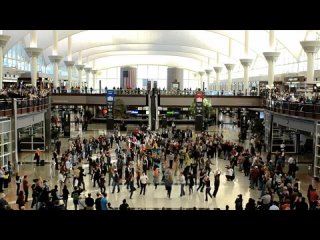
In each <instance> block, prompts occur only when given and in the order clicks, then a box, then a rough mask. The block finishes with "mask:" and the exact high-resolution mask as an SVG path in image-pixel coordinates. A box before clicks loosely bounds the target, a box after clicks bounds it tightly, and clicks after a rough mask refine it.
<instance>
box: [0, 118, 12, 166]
mask: <svg viewBox="0 0 320 240" xmlns="http://www.w3.org/2000/svg"><path fill="white" fill-rule="evenodd" d="M11 152H12V150H11V121H10V120H5V121H0V165H2V166H6V165H7V164H8V161H11V157H12V156H11Z"/></svg>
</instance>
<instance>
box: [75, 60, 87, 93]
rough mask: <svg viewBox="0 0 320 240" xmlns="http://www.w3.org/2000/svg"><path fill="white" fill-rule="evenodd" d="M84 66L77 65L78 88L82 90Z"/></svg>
mask: <svg viewBox="0 0 320 240" xmlns="http://www.w3.org/2000/svg"><path fill="white" fill-rule="evenodd" d="M84 66H85V65H83V64H77V65H76V68H77V70H78V75H79V76H78V77H79V80H78V81H79V82H78V86H79V87H80V88H81V87H82V70H83V69H84Z"/></svg>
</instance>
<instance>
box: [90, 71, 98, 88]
mask: <svg viewBox="0 0 320 240" xmlns="http://www.w3.org/2000/svg"><path fill="white" fill-rule="evenodd" d="M97 72H98V70H91V73H92V88H93V90H96V74H97Z"/></svg>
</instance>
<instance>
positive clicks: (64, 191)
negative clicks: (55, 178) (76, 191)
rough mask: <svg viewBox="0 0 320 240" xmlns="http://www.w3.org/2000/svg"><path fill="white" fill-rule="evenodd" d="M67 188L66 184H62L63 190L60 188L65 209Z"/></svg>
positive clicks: (67, 194) (66, 205) (67, 196)
mask: <svg viewBox="0 0 320 240" xmlns="http://www.w3.org/2000/svg"><path fill="white" fill-rule="evenodd" d="M69 194H70V193H69V190H68V188H67V185H64V187H63V190H62V199H63V203H64V207H65V209H66V210H67V207H68V198H69Z"/></svg>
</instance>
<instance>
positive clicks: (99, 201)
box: [94, 193, 101, 211]
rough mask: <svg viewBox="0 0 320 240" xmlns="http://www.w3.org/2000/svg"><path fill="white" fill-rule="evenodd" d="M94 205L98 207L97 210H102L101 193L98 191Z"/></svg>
mask: <svg viewBox="0 0 320 240" xmlns="http://www.w3.org/2000/svg"><path fill="white" fill-rule="evenodd" d="M94 205H95V207H96V210H98V211H100V210H101V193H97V198H96V200H95V201H94Z"/></svg>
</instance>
